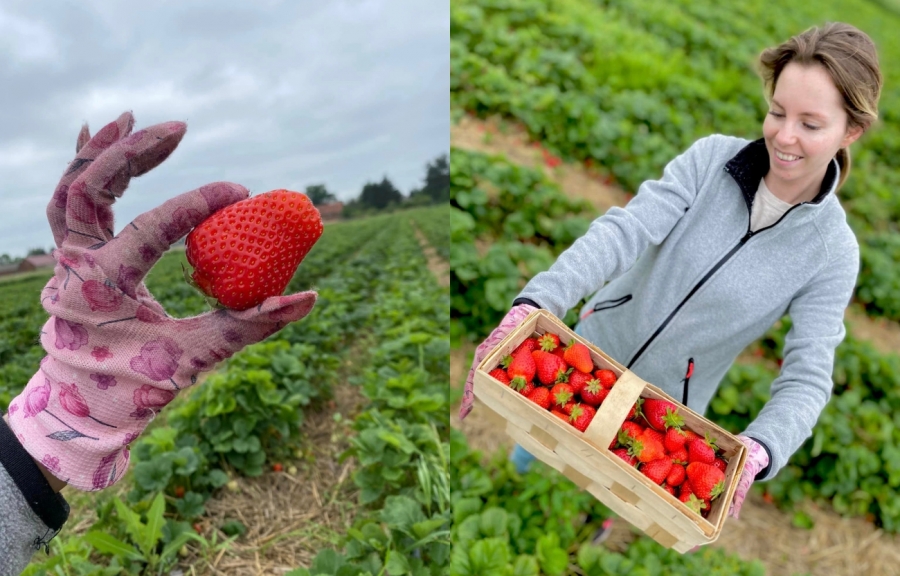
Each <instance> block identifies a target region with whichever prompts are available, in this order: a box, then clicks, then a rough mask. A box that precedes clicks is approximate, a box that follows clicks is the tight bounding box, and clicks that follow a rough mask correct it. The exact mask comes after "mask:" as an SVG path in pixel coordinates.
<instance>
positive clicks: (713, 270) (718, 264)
mask: <svg viewBox="0 0 900 576" xmlns="http://www.w3.org/2000/svg"><path fill="white" fill-rule="evenodd" d="M804 204H809V202H801V203H800V204H795V205H793V206H791V207H790V208H788V210H787V211H786V212H785V213H784V214H782V215H781V218H779V219H778V220H777V221H776V222H775V223H774V224H771V225H769V226H766V227H765V228H760V229H759V230H757V231H756V232H752V231H751V230H750V217H751V207H750V206H749V205H748V206H747V233H746V234H744V237H743V238H741V239H740V240H739V241H738V243H737V245H736V246H735V247H734V248H732V249H731V250H729V251H728V254H726V255H725V256H723V257H722V258H721V259H720V260H719V261H718V262H716V263H715V265H714V266H713V267H712V268H711V269H710V270H709V272H707V273H706V275H705V276H703V278H701V279H700V281H699V282H697V284H695V285H694V287H693V288H691V291H690V292H688V294H687V296H685V297H684V299H683V300H682V301H681V302H680V303H679V304H678V306H676V307H675V309H674V310H672V312H671V313H670V314H669V315H668V316H667V317H666V319H665V320H663V323H662V324H660V325H659V328H657V329H656V331H655V332H654V333H653V334H651V335H650V338H648V339H647V341H646V342H644V345H643V346H641V347H640V348H639V349H638V351H637V353H636V354H635V355H634V357H632V359H631V361H630V362H629V363H628V365H627V366H626V368H628V369H629V370H630V369H631V367H632V366H634V363H635V362H637V361H638V358H640V357H641V354H643V353H644V350H646V349H647V347H648V346H650V344H651V343H653V341H654V340H656V337H657V336H659V335H660V333H661V332H662V331H663V330H664V329H665V328H666V326H668V325H669V322H671V321H672V318H674V317H675V315H676V314H678V311H679V310H681V308H682V307H683V306H684V305H685V304H686V303H687V301H688V300H690V299H691V296H693V295H694V294H695V293H696V292H697V290H699V289H700V287H701V286H703V285H704V284H706V281H707V280H709V279H710V278H711V277H712V275H713V274H715V273H716V271H717V270H718V269H719V268H721V267H722V266H723V265H724V264H725V263H726V262H728V260H730V259H731V257H732V256H734V255H735V253H737V251H738V250H740V249H741V248H743V247H744V245H745V244H746V243H747V241H748V240H750V238H752V237H754V236H756V235H757V234H759V233H760V232H762V231H763V230H768V229H769V228H774V227H775V226H777V225H778V224H779V223H780V222H781V221H782V220H784V218H785V217H786V216H787V215H788V214H790V213H791V211H792V210H794V209H795V208H797V207H798V206H803V205H804Z"/></svg>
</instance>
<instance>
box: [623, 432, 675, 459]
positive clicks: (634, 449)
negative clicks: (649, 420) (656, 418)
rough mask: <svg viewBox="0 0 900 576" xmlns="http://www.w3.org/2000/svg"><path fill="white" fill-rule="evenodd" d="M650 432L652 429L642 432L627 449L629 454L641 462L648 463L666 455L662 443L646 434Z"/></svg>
mask: <svg viewBox="0 0 900 576" xmlns="http://www.w3.org/2000/svg"><path fill="white" fill-rule="evenodd" d="M651 431H652V429H650V428H647V429H646V430H644V433H643V434H641V435H640V437H639V438H635V439H634V440H633V441H632V443H631V448H630V449H629V450H630V452H631V454H632V455H634V456H635V457H636V458H637V459H638V460H640V461H641V462H650V461H652V460H657V459H659V458H662V457H663V456H665V455H666V449H665V447H664V446H663V444H662V442H661V441H660V440H659V439H658V438H655V437H654V436H653V435H652V434H647V432H651Z"/></svg>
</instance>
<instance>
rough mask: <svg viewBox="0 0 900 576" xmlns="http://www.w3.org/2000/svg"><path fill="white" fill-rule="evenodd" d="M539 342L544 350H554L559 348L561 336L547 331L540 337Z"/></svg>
mask: <svg viewBox="0 0 900 576" xmlns="http://www.w3.org/2000/svg"><path fill="white" fill-rule="evenodd" d="M538 344H540V347H541V350H543V351H544V352H553V351H554V350H556V349H557V348H559V336H557V335H556V334H551V333H549V332H547V333H546V334H544V335H542V336H539V337H538Z"/></svg>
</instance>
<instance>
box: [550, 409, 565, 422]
mask: <svg viewBox="0 0 900 576" xmlns="http://www.w3.org/2000/svg"><path fill="white" fill-rule="evenodd" d="M550 413H551V414H553V415H554V416H556V417H557V418H559V419H560V420H562V421H563V422H568V421H569V415H568V414H566V413H565V412H563V411H562V410H557V409H556V408H554V409H553V410H551V411H550Z"/></svg>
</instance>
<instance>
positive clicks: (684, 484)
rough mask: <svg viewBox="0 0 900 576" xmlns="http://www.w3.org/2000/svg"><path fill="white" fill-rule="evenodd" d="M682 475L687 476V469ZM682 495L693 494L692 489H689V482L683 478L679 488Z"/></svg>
mask: <svg viewBox="0 0 900 576" xmlns="http://www.w3.org/2000/svg"><path fill="white" fill-rule="evenodd" d="M684 475H685V476H687V469H686V468H685V470H684ZM679 488H680V489H681V493H682V494H693V493H694V489H693V488H692V487H691V481H690V480H688V479H687V478H685V480H684V482H682V483H681V486H679Z"/></svg>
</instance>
